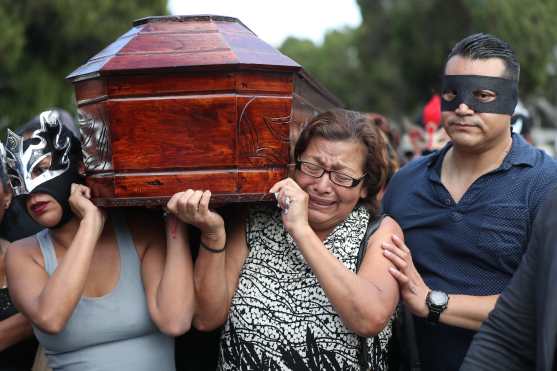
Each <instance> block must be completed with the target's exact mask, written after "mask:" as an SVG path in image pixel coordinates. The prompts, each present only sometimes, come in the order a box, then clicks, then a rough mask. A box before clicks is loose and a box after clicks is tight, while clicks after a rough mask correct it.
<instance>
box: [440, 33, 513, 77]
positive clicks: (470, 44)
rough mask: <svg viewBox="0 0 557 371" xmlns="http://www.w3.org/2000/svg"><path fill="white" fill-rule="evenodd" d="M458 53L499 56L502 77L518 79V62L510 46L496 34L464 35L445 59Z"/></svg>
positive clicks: (481, 56)
mask: <svg viewBox="0 0 557 371" xmlns="http://www.w3.org/2000/svg"><path fill="white" fill-rule="evenodd" d="M455 55H458V56H460V57H464V58H470V59H489V58H500V59H502V60H503V62H504V63H505V74H504V75H503V77H505V78H508V79H510V80H515V81H518V79H519V76H520V63H518V60H517V59H516V55H515V54H514V51H513V50H512V48H511V46H510V45H509V44H507V43H506V42H505V41H503V40H501V39H499V38H498V37H496V36H493V35H490V34H486V33H476V34H473V35H470V36H466V37H465V38H464V39H462V40H460V41H459V42H457V43H456V45H455V46H454V47H453V49H452V50H451V52H450V53H449V56H448V57H447V61H448V60H449V59H451V58H452V57H454V56H455Z"/></svg>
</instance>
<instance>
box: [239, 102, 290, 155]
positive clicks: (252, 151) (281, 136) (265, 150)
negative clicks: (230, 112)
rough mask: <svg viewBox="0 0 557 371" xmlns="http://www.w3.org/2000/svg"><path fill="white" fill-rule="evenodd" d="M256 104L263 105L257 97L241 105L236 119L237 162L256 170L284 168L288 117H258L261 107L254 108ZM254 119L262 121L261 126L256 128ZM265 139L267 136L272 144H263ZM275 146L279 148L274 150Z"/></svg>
mask: <svg viewBox="0 0 557 371" xmlns="http://www.w3.org/2000/svg"><path fill="white" fill-rule="evenodd" d="M258 100H259V101H260V102H261V103H262V105H263V104H264V103H263V102H262V101H263V99H261V98H260V97H252V98H251V99H250V100H249V101H248V102H247V103H246V104H245V105H244V107H243V109H242V112H241V114H240V118H239V119H238V134H239V135H238V147H239V150H238V154H239V158H240V161H245V160H248V161H249V163H251V164H252V165H255V166H265V165H269V164H284V163H285V159H284V148H288V146H289V144H290V139H289V124H290V117H291V115H288V116H283V117H269V116H265V115H263V116H260V114H261V111H260V107H255V106H256V104H257V103H259V102H257V101H258ZM254 103H255V104H254ZM257 119H259V120H262V122H263V124H264V125H256V124H255V123H254V120H257ZM264 131H266V133H264ZM264 134H267V135H264ZM265 136H267V137H268V136H270V137H271V138H272V139H273V140H266V139H265ZM277 143H278V144H280V145H281V146H280V147H277ZM282 147H284V148H282Z"/></svg>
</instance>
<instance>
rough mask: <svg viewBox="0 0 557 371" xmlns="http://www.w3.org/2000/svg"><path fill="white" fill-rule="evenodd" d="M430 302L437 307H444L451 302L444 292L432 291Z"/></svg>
mask: <svg viewBox="0 0 557 371" xmlns="http://www.w3.org/2000/svg"><path fill="white" fill-rule="evenodd" d="M429 301H430V303H431V304H433V305H435V306H438V307H442V306H444V305H445V304H447V302H448V301H449V296H448V295H447V294H445V293H444V292H442V291H431V293H430V294H429Z"/></svg>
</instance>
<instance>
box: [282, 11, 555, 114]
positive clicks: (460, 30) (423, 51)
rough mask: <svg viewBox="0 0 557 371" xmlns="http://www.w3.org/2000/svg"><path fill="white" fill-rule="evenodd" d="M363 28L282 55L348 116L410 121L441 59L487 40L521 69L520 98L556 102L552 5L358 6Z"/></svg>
mask: <svg viewBox="0 0 557 371" xmlns="http://www.w3.org/2000/svg"><path fill="white" fill-rule="evenodd" d="M358 4H359V6H360V9H361V13H362V24H361V25H360V26H359V27H358V28H357V29H344V30H339V31H334V32H330V33H329V34H327V37H326V38H325V39H324V42H323V45H314V44H312V43H311V42H309V41H304V40H297V39H289V40H287V41H286V42H285V43H284V44H283V46H282V47H281V50H282V51H283V52H284V53H285V54H287V55H289V56H291V57H292V58H294V59H295V60H296V61H298V62H299V63H300V64H302V65H303V66H304V67H305V68H306V69H307V70H308V71H309V72H310V73H311V74H312V75H314V76H315V77H316V78H317V80H319V81H321V82H323V83H324V85H325V86H327V87H328V88H329V89H330V90H331V91H333V93H335V94H337V95H338V96H339V97H340V98H341V99H343V100H344V101H345V102H347V105H348V106H349V107H350V108H353V109H357V110H364V111H376V112H381V113H385V114H388V115H390V116H401V115H404V114H412V113H413V112H415V111H416V110H418V109H419V108H421V106H422V105H423V104H424V103H425V102H426V101H427V99H428V98H429V97H430V95H431V92H432V90H433V89H437V88H438V87H439V85H440V78H441V76H442V72H443V67H444V64H445V61H446V56H447V54H448V53H449V51H450V49H451V48H452V46H453V45H454V44H455V43H456V42H457V41H458V40H460V39H462V38H463V37H464V36H466V35H469V34H471V33H476V32H487V33H492V34H494V35H496V36H498V37H500V38H502V39H503V40H505V41H507V42H509V44H511V46H512V47H513V49H514V50H515V52H516V54H517V56H518V59H519V61H520V62H521V68H522V72H521V81H520V89H521V97H522V98H523V99H524V98H526V99H528V98H529V97H533V96H536V95H545V96H549V97H550V99H552V100H553V101H555V100H557V96H555V94H556V88H555V86H554V85H555V81H556V80H557V79H556V70H557V54H556V51H557V22H555V19H557V1H555V0H535V1H528V2H526V1H523V0H453V1H444V0H420V1H407V0H358Z"/></svg>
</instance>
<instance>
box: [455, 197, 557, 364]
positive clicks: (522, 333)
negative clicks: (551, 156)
mask: <svg viewBox="0 0 557 371" xmlns="http://www.w3.org/2000/svg"><path fill="white" fill-rule="evenodd" d="M556 209H557V188H555V189H553V191H552V192H551V195H550V196H549V197H548V199H547V201H546V202H545V203H544V205H543V206H542V208H541V209H540V212H539V215H538V216H537V218H536V220H535V221H534V224H533V227H532V229H533V230H532V236H531V237H530V243H529V245H528V251H526V254H525V256H524V259H522V262H521V263H520V267H519V268H518V270H517V271H516V273H515V274H514V277H513V279H512V280H511V282H510V283H509V286H508V287H507V288H506V289H505V291H503V293H502V294H501V298H500V299H499V300H498V301H497V304H496V305H495V309H493V311H492V312H491V313H490V314H489V317H488V318H487V320H486V321H484V323H483V325H482V327H481V328H480V331H479V332H478V334H477V335H476V336H474V340H473V341H472V345H470V349H469V350H468V354H467V355H466V358H465V359H464V362H463V364H462V367H461V369H460V370H461V371H523V370H537V371H553V370H555V368H556V366H557V352H556V350H557V342H556V340H557V290H555V279H556V278H557V245H556V244H557V229H556V228H555V225H556V224H557V214H556V213H555V210H556Z"/></svg>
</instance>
